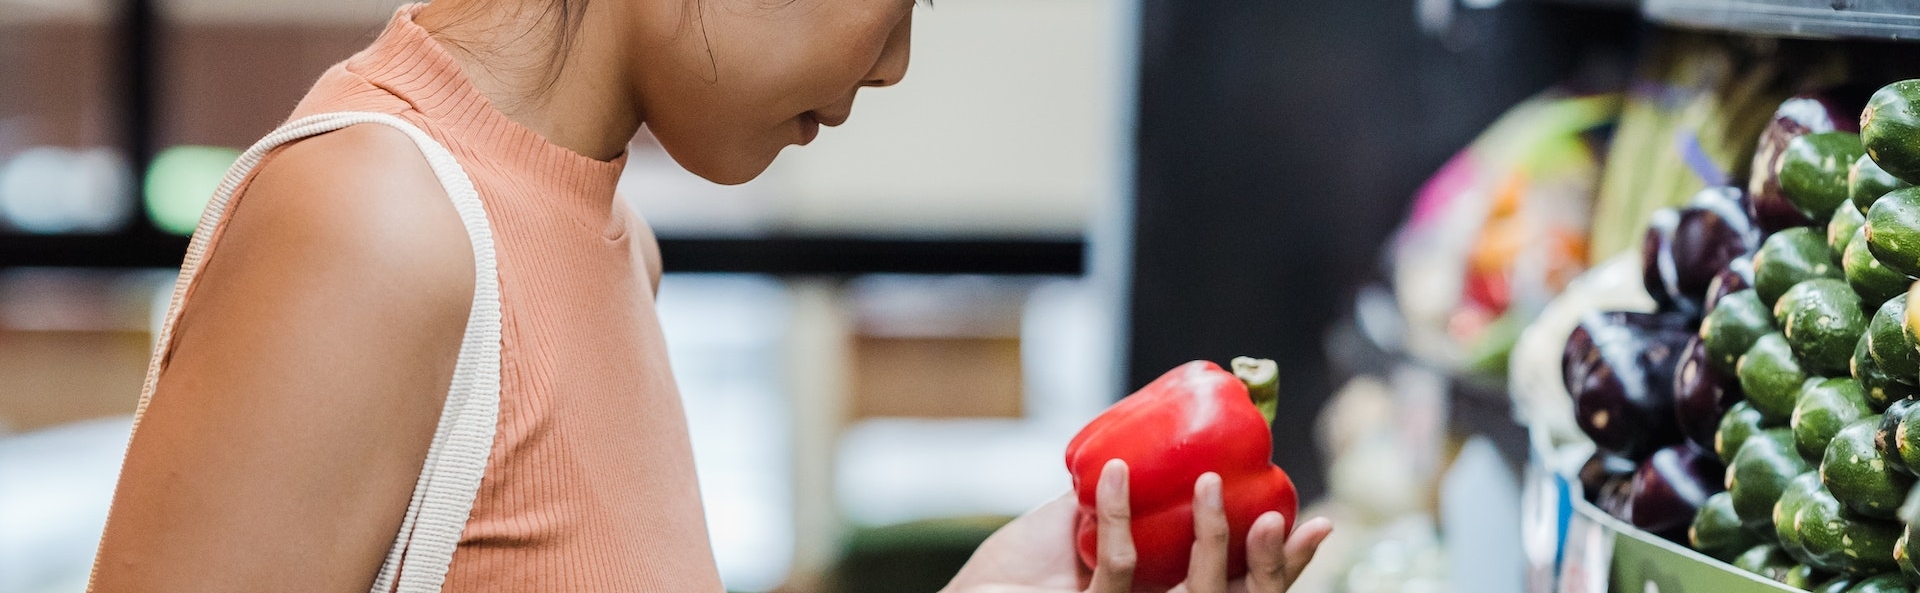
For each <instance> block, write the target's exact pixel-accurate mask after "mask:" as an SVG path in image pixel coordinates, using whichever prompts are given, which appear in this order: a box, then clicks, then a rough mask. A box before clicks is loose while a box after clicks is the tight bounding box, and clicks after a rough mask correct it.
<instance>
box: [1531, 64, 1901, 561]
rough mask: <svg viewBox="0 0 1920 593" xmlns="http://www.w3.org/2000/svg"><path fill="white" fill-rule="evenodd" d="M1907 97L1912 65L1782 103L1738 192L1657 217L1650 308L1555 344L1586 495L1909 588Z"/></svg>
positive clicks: (1647, 521)
mask: <svg viewBox="0 0 1920 593" xmlns="http://www.w3.org/2000/svg"><path fill="white" fill-rule="evenodd" d="M1915 99H1920V80H1910V81H1903V82H1897V83H1893V84H1890V85H1887V86H1885V87H1883V88H1881V89H1880V90H1879V91H1878V92H1876V93H1874V94H1873V96H1872V97H1871V98H1870V99H1868V100H1867V101H1866V102H1865V105H1864V106H1861V105H1858V104H1855V105H1846V104H1843V103H1842V102H1840V101H1837V100H1835V99H1833V98H1832V97H1831V96H1827V95H1819V94H1808V95H1801V96H1796V97H1794V98H1791V99H1788V100H1787V101H1786V102H1784V103H1783V104H1781V105H1780V106H1779V108H1778V109H1777V110H1776V111H1775V113H1774V117H1773V119H1772V120H1771V122H1770V123H1769V124H1768V125H1767V126H1766V128H1765V129H1764V130H1763V131H1761V132H1760V135H1759V141H1758V147H1757V148H1756V149H1755V151H1754V153H1753V165H1752V170H1751V172H1750V175H1751V178H1750V179H1749V180H1748V182H1747V183H1746V184H1745V186H1746V189H1745V190H1742V189H1740V188H1738V187H1732V186H1724V187H1714V188H1709V189H1707V190H1705V191H1701V192H1699V193H1698V194H1696V195H1695V196H1694V197H1693V198H1692V200H1691V202H1690V203H1689V204H1687V205H1686V206H1684V207H1682V208H1678V209H1667V210H1661V211H1658V212H1656V213H1654V214H1653V215H1652V216H1651V217H1650V218H1651V223H1650V224H1649V226H1648V229H1647V230H1646V233H1645V239H1644V242H1643V244H1642V254H1641V256H1642V257H1641V261H1642V264H1643V280H1644V284H1645V287H1646V290H1647V293H1648V294H1649V295H1650V296H1652V297H1653V300H1654V302H1655V303H1657V304H1658V310H1657V311H1655V312H1651V313H1640V312H1625V311H1611V312H1597V313H1592V314H1588V315H1587V316H1586V317H1585V318H1583V319H1582V320H1581V323H1580V324H1579V327H1577V328H1576V329H1574V330H1573V332H1572V334H1571V335H1570V336H1569V338H1568V341H1567V345H1566V349H1565V351H1564V353H1563V358H1562V364H1561V370H1562V373H1563V379H1564V381H1565V384H1566V389H1567V392H1568V393H1569V394H1570V395H1571V396H1572V398H1573V407H1574V410H1575V413H1576V420H1577V423H1578V425H1579V426H1580V428H1581V430H1582V431H1583V432H1584V433H1585V434H1586V435H1587V436H1588V437H1589V438H1590V439H1591V440H1592V441H1593V443H1594V445H1595V446H1596V448H1597V449H1598V451H1597V452H1595V453H1594V454H1593V457H1592V458H1591V459H1589V460H1588V461H1587V463H1586V464H1585V465H1584V466H1583V467H1582V468H1581V469H1580V471H1579V475H1578V479H1579V481H1580V482H1581V486H1582V490H1583V492H1584V494H1585V496H1586V497H1587V498H1588V499H1589V500H1590V501H1592V502H1593V503H1594V505H1595V506H1597V507H1599V508H1600V509H1602V510H1604V511H1606V512H1607V513H1609V514H1612V515H1614V516H1615V517H1618V518H1620V519H1621V520H1623V521H1626V522H1627V523H1630V524H1632V525H1633V526H1635V527H1638V528H1640V529H1643V530H1645V531H1647V532H1649V533H1653V534H1655V535H1658V536H1660V537H1663V538H1666V539H1668V540H1671V541H1674V542H1677V543H1681V544H1684V545H1689V546H1691V547H1692V548H1694V549H1695V550H1698V551H1700V552H1702V553H1704V554H1706V555H1708V556H1711V557H1714V558H1718V559H1720V560H1722V561H1725V562H1729V563H1731V564H1732V565H1733V566H1735V567H1738V568H1740V569H1744V570H1747V571H1750V572H1753V573H1755V574H1758V575H1761V576H1763V577H1765V578H1768V579H1772V580H1775V581H1779V582H1781V583H1784V584H1787V585H1789V586H1793V587H1797V588H1801V589H1804V590H1808V591H1845V592H1881V591H1911V590H1912V587H1914V586H1920V569H1916V567H1915V566H1914V563H1913V560H1912V556H1913V554H1914V553H1915V552H1920V549H1911V548H1910V546H1913V545H1916V544H1920V541H1916V539H1917V538H1915V537H1913V536H1912V533H1913V532H1914V531H1916V529H1917V528H1920V525H1915V524H1913V523H1910V522H1907V521H1905V520H1903V519H1901V518H1900V517H1899V508H1900V507H1901V505H1902V504H1903V503H1904V502H1905V501H1906V500H1907V497H1908V493H1909V492H1911V491H1912V490H1913V489H1914V482H1915V474H1916V473H1920V471H1917V470H1920V401H1916V400H1915V399H1914V397H1915V396H1916V394H1920V348H1917V347H1916V346H1917V345H1920V340H1916V339H1915V338H1916V332H1915V330H1916V328H1920V310H1916V308H1920V307H1915V306H1913V305H1912V304H1910V302H1909V288H1910V287H1912V286H1914V277H1915V276H1916V275H1920V188H1915V187H1914V186H1913V182H1915V181H1920V104H1916V103H1915V102H1914V100H1915ZM1862 107H1863V108H1862ZM1851 113H1859V114H1860V115H1859V117H1858V119H1857V120H1856V119H1855V118H1852V117H1849V116H1848V114H1851ZM1856 121H1857V122H1858V126H1857V127H1855V125H1854V124H1855V122H1856ZM1916 296H1920V295H1916Z"/></svg>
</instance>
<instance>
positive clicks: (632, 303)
mask: <svg viewBox="0 0 1920 593" xmlns="http://www.w3.org/2000/svg"><path fill="white" fill-rule="evenodd" d="M421 6H423V5H412V6H408V7H405V8H402V9H400V11H399V12H398V13H397V14H396V15H395V16H394V18H393V21H392V22H391V23H390V24H389V25H388V26H387V28H386V30H385V31H384V32H383V33H381V35H380V37H379V38H378V39H377V40H376V41H374V43H373V45H372V46H370V47H368V48H367V49H366V50H364V51H362V52H360V53H359V54H356V55H354V56H353V57H351V58H349V59H348V60H347V61H345V62H342V63H340V64H338V65H335V66H334V67H333V68H331V69H329V70H327V72H326V73H325V74H323V75H322V76H321V77H320V80H319V82H318V83H316V84H315V85H314V87H313V90H312V91H311V92H309V93H308V95H307V97H306V98H305V99H304V100H302V101H301V102H300V104H299V106H298V107H297V108H296V109H295V112H294V114H293V117H295V118H298V117H303V116H308V115H313V114H318V113H327V112H336V111H372V112H380V113H389V114H393V115H396V116H399V117H400V118H402V119H405V120H407V121H408V122H410V123H412V124H414V125H416V126H418V127H419V128H421V129H422V130H424V131H426V132H427V133H428V134H429V135H431V136H432V137H433V138H434V139H436V140H438V141H439V142H440V143H441V144H443V145H445V146H446V147H447V149H448V150H449V151H450V152H452V154H453V155H454V157H455V159H456V160H457V161H459V163H460V165H461V167H462V168H464V169H465V170H466V173H467V175H468V176H469V177H470V178H471V179H472V180H473V185H474V186H475V188H476V189H477V190H478V192H479V195H480V198H481V202H482V203H483V204H484V205H485V208H486V211H487V219H488V221H489V222H490V223H491V225H492V228H493V237H494V249H495V252H496V254H497V258H498V262H499V278H500V280H499V281H500V295H501V296H500V301H501V305H502V309H503V321H502V326H503V327H502V330H503V343H502V361H501V363H502V369H501V392H500V418H499V426H498V433H497V435H496V438H495V441H494V445H493V451H492V455H491V458H490V459H489V460H488V465H487V469H486V474H485V476H484V478H483V479H482V481H481V486H480V491H479V495H478V499H477V500H476V501H475V503H474V507H473V514H472V517H471V519H470V520H469V521H468V523H467V526H466V529H465V531H464V532H463V533H462V535H461V538H460V544H459V548H458V550H457V551H456V552H455V553H454V557H453V564H452V567H451V569H450V570H449V573H448V576H447V581H446V585H445V588H444V590H445V591H456V592H460V591H540V592H555V593H559V592H574V591H609V592H612V591H619V592H636V591H671V592H683V591H687V592H697V591H705V592H717V591H720V590H721V587H720V582H719V576H718V571H717V570H716V569H715V568H714V561H713V554H712V548H711V545H710V544H709V543H708V539H707V530H706V523H705V517H704V515H703V513H702V510H701V505H700V492H699V487H698V485H697V484H696V482H695V479H694V467H693V453H692V448H691V444H690V442H689V439H688V435H687V426H686V415H685V413H684V411H683V410H682V407H681V403H680V398H679V394H678V392H677V391H676V389H675V387H674V382H673V377H672V374H671V372H670V371H669V369H668V366H667V353H666V346H665V343H664V339H663V337H662V335H661V331H660V324H659V320H658V319H657V317H656V316H655V312H654V300H653V297H654V295H653V290H652V286H653V280H654V277H655V275H657V274H658V270H650V269H647V268H648V264H647V263H646V258H645V257H643V255H642V254H643V252H644V251H645V249H644V248H646V247H650V243H651V242H652V241H653V238H652V237H653V235H652V233H651V232H649V231H648V230H647V229H646V228H645V226H644V225H645V223H644V222H643V221H641V220H640V219H639V217H638V216H636V215H634V214H633V213H632V212H631V210H629V209H628V208H627V207H626V206H625V205H624V204H622V203H619V202H617V201H616V200H615V198H614V185H615V184H616V182H617V181H618V180H619V176H620V171H621V168H622V165H623V163H624V160H625V159H624V157H622V158H620V159H617V160H615V161H613V162H606V161H598V160H594V159H592V158H588V157H586V156H584V155H581V154H579V153H575V152H573V151H570V150H568V149H565V148H562V147H560V146H557V145H554V144H553V143H550V142H548V141H547V140H546V139H545V138H543V137H541V136H540V135H539V134H538V133H535V132H534V131H532V130H530V129H528V128H526V127H524V126H521V125H520V124H518V123H516V122H514V121H513V120H511V119H509V118H508V117H507V116H506V115H505V114H503V113H502V112H501V111H500V110H499V109H497V108H495V106H494V105H493V104H492V103H490V102H489V101H488V100H487V98H486V97H485V96H482V95H481V94H480V93H479V91H477V90H476V89H475V88H474V87H473V85H472V84H471V83H470V82H469V81H468V79H467V77H466V76H465V75H464V74H463V73H462V71H461V69H460V66H459V64H458V63H457V62H455V60H454V58H453V56H452V55H451V54H450V53H448V52H447V51H446V50H445V49H444V48H442V47H441V46H440V45H439V43H438V42H437V41H435V40H434V39H433V38H432V37H431V36H430V35H429V34H428V33H427V31H425V30H424V29H422V28H421V27H420V26H419V25H417V24H415V23H414V22H413V15H414V14H415V13H416V12H418V10H419V8H420V7H421ZM240 201H241V200H239V199H236V200H234V203H235V204H238V203H239V202H240ZM217 235H218V233H216V236H217ZM216 257H217V254H216ZM422 395H423V396H425V395H427V394H422ZM395 504H401V505H404V504H405V501H395Z"/></svg>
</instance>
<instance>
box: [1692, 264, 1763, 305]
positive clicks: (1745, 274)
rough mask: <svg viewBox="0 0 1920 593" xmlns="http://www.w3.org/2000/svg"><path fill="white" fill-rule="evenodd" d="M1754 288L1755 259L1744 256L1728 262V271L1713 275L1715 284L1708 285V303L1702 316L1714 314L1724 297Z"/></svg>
mask: <svg viewBox="0 0 1920 593" xmlns="http://www.w3.org/2000/svg"><path fill="white" fill-rule="evenodd" d="M1749 288H1753V257H1752V256H1748V255H1742V256H1740V257H1736V258H1733V261H1731V262H1727V269H1725V270H1720V273H1718V274H1714V275H1713V282H1710V283H1707V303H1706V306H1705V307H1702V308H1701V309H1700V310H1701V314H1703V315H1704V314H1706V313H1712V312H1713V307H1714V306H1715V305H1718V304H1720V297H1724V296H1727V295H1730V294H1733V293H1736V292H1740V291H1742V290H1746V289H1749Z"/></svg>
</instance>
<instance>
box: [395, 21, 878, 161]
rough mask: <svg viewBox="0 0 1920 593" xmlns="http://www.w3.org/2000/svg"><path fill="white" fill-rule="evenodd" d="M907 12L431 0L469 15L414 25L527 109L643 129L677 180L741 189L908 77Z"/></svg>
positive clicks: (596, 122) (585, 122) (592, 121)
mask: <svg viewBox="0 0 1920 593" xmlns="http://www.w3.org/2000/svg"><path fill="white" fill-rule="evenodd" d="M913 1H914V0H436V2H435V3H434V4H435V6H430V7H429V10H430V11H431V10H432V9H435V8H439V9H445V10H441V11H437V12H438V13H452V14H463V15H465V16H448V15H447V14H435V15H432V16H431V17H429V16H428V15H426V14H424V13H423V15H422V20H423V24H426V25H427V26H428V27H429V29H430V30H433V31H434V32H435V35H437V36H440V37H441V38H442V39H443V40H445V41H448V42H451V43H452V44H454V45H456V46H458V47H459V48H461V49H462V50H465V51H466V52H467V53H469V54H470V55H471V56H473V57H474V58H475V59H476V60H479V61H480V62H481V65H482V67H483V69H484V72H485V74H486V75H491V76H493V77H495V78H496V79H498V80H504V81H511V82H510V83H508V84H509V85H510V86H514V87H516V88H521V89H524V90H526V91H528V92H523V93H519V94H520V95H521V96H520V97H519V98H520V99H524V100H525V101H523V102H524V103H525V104H526V105H528V106H531V107H530V109H532V110H539V109H547V110H559V109H568V110H575V111H581V112H589V111H590V112H595V113H601V114H604V116H602V117H597V118H576V120H575V121H574V123H573V124H572V125H574V126H580V125H619V124H625V125H628V126H632V125H637V124H639V123H642V122H644V123H645V124H646V125H647V127H648V128H649V129H650V130H651V131H652V132H653V135H654V137H655V138H656V139H658V141H659V142H660V145H661V146H662V147H664V148H665V149H666V150H667V153H668V154H670V155H672V156H673V158H674V160H676V161H678V162H679V163H680V165H681V166H683V167H686V168H687V170H689V171H692V172H694V173H696V174H699V175H700V176H702V177H706V178H707V179H710V180H713V181H716V182H720V183H742V182H745V181H747V180H750V179H752V178H753V177H755V176H757V175H759V174H760V172H761V171H764V170H766V168H767V165H768V164H770V163H772V162H773V158H774V157H775V156H777V155H778V154H779V153H780V151H781V150H782V149H784V148H785V147H787V146H788V145H793V144H805V143H806V142H808V141H810V140H812V137H813V135H814V134H815V133H817V131H818V129H819V127H820V126H822V125H825V126H833V125H839V124H840V123H841V122H843V121H845V120H846V119H847V116H848V115H849V114H850V113H851V110H852V108H853V98H854V94H855V93H856V92H857V91H858V90H859V89H860V88H861V87H869V86H887V85H891V84H894V83H896V82H899V81H900V78H901V77H902V76H905V75H906V70H907V54H908V49H907V46H908V38H909V34H910V30H911V25H912V20H913ZM428 19H431V20H433V21H434V23H432V24H428V23H426V22H424V21H425V20H428ZM609 102H611V103H609ZM547 115H553V114H547ZM563 115H564V114H563ZM622 116H625V117H622ZM559 119H563V120H564V119H567V118H565V117H561V118H559ZM582 119H583V120H584V121H582ZM606 119H631V121H619V122H602V121H599V120H606ZM560 127H563V128H564V127H566V126H564V125H562V126H560Z"/></svg>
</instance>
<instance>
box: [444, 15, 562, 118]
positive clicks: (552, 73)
mask: <svg viewBox="0 0 1920 593" xmlns="http://www.w3.org/2000/svg"><path fill="white" fill-rule="evenodd" d="M587 2H588V0H550V1H549V2H547V3H546V8H545V9H544V10H542V11H540V16H539V18H538V19H536V20H535V22H536V23H550V24H551V26H552V27H553V28H552V29H551V30H550V31H549V34H550V35H552V37H551V39H552V40H553V45H552V47H551V48H549V49H548V53H547V56H546V65H547V66H548V68H547V75H546V78H545V79H544V80H541V81H540V84H539V85H538V86H536V87H535V89H534V92H533V94H531V95H529V96H527V97H523V98H522V100H525V101H529V102H538V101H540V100H543V99H545V98H546V96H547V95H548V94H549V93H551V92H552V91H553V87H554V85H556V84H559V83H560V73H561V70H564V69H565V68H566V66H567V56H568V55H569V54H571V53H573V43H574V38H575V37H576V36H578V34H579V32H580V24H581V22H582V21H583V20H584V19H585V18H586V14H587ZM475 16H477V15H475V14H472V13H471V12H468V13H466V14H461V15H456V16H455V17H454V20H453V22H454V23H459V22H463V21H466V20H468V19H472V18H474V17H475ZM535 32H536V30H535V28H534V27H528V28H527V30H525V31H521V32H520V35H521V36H522V37H525V36H526V35H531V34H534V33H535ZM429 33H430V34H432V35H433V36H434V37H435V38H438V39H439V40H440V41H441V42H443V43H447V44H449V45H453V46H454V47H458V48H460V50H461V51H465V52H467V53H478V52H474V51H473V49H472V48H471V47H469V44H468V43H467V42H465V41H463V40H461V39H459V38H455V37H452V36H449V35H446V34H445V33H443V32H442V31H437V30H435V31H429Z"/></svg>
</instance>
